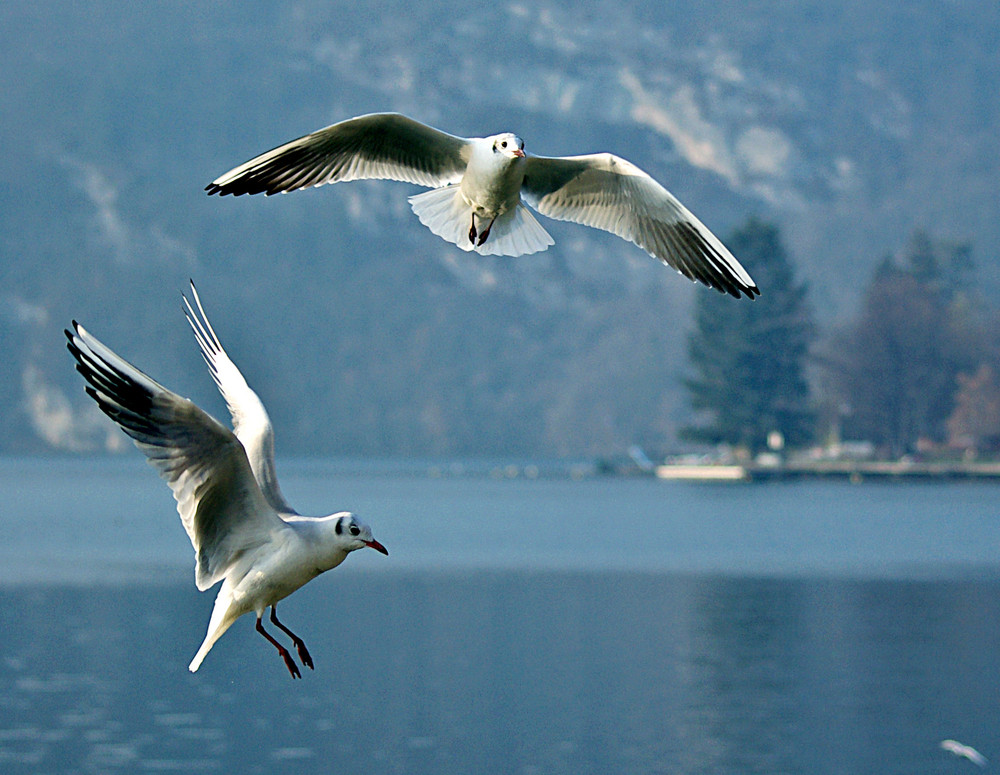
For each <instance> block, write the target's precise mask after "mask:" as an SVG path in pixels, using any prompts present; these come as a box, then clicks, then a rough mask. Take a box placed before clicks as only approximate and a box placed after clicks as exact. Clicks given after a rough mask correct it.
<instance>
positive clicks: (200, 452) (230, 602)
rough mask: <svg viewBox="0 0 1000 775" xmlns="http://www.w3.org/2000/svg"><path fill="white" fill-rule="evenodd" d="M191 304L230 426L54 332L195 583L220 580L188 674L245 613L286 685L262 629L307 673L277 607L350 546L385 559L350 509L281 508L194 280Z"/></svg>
mask: <svg viewBox="0 0 1000 775" xmlns="http://www.w3.org/2000/svg"><path fill="white" fill-rule="evenodd" d="M191 295H192V298H193V299H194V306H192V304H191V302H190V301H189V300H188V299H187V297H186V296H185V297H184V305H185V314H186V316H187V319H188V322H189V323H190V324H191V328H192V329H193V330H194V333H195V337H196V338H197V340H198V345H199V346H200V347H201V352H202V355H203V356H204V358H205V361H206V363H207V364H208V367H209V369H210V371H211V372H212V376H213V377H214V378H215V382H216V384H217V385H218V387H219V391H220V392H221V393H222V395H223V397H224V398H225V399H226V404H227V405H228V406H229V411H230V413H231V415H232V419H233V430H232V431H230V430H229V429H228V428H226V427H225V426H224V425H222V424H221V423H220V422H218V421H217V420H216V419H214V418H213V417H211V416H210V415H208V414H207V413H205V412H204V411H202V410H201V409H199V408H198V407H197V406H195V405H194V403H192V402H191V401H189V400H187V399H186V398H181V397H180V396H179V395H177V394H176V393H174V392H172V391H170V390H168V389H167V388H165V387H163V386H162V385H160V384H159V383H158V382H156V381H154V380H153V379H151V378H150V377H148V376H147V375H145V374H144V373H143V372H141V371H139V370H138V369H137V368H135V367H134V366H133V365H132V364H130V363H128V362H127V361H126V360H125V359H124V358H121V357H120V356H119V355H117V354H116V353H114V352H113V351H112V350H111V349H109V348H108V347H107V346H105V345H104V344H102V343H101V342H100V341H99V340H98V339H97V338H96V337H94V336H93V335H91V334H90V333H89V332H88V331H87V330H86V329H84V327H83V326H81V325H79V324H78V323H77V322H76V321H73V331H66V337H67V338H68V339H69V344H68V347H69V351H70V352H71V353H72V354H73V357H74V358H76V361H77V365H76V368H77V370H78V371H79V372H80V373H81V374H82V375H83V376H84V378H85V379H86V380H87V382H88V383H89V384H88V386H87V393H88V394H89V395H90V397H91V398H93V399H94V400H95V401H96V402H97V405H98V406H99V407H100V408H101V410H102V411H104V413H105V414H107V415H108V417H110V418H111V419H112V420H114V421H115V422H116V423H118V425H119V426H120V427H121V429H122V430H123V431H125V433H127V434H128V435H129V436H131V437H132V439H133V440H134V441H135V445H136V446H137V447H138V448H139V449H140V450H141V451H142V452H144V453H145V455H146V457H147V458H148V459H149V462H150V463H151V464H152V465H153V466H154V467H155V468H156V469H157V470H158V471H159V472H160V476H162V477H163V478H164V479H165V480H166V481H167V484H169V485H170V489H171V490H173V493H174V498H176V500H177V512H178V513H179V514H180V517H181V522H182V523H183V524H184V529H185V530H186V531H187V534H188V537H189V538H190V539H191V544H192V545H193V546H194V550H195V553H196V566H195V583H196V584H197V586H198V589H199V590H202V591H204V590H206V589H208V588H209V587H211V586H212V585H213V584H215V583H217V582H219V581H222V586H221V587H220V589H219V594H218V596H217V597H216V599H215V607H214V608H213V610H212V618H211V620H210V622H209V625H208V632H207V634H206V635H205V641H204V642H203V643H202V644H201V648H199V649H198V653H197V654H195V657H194V659H193V660H192V661H191V664H190V666H189V667H190V670H191V672H194V671H196V670H197V669H198V667H199V666H200V665H201V662H202V660H203V659H204V658H205V655H206V654H208V652H209V650H211V648H212V646H213V645H214V644H215V642H216V641H217V640H218V639H219V638H220V637H221V636H222V634H223V633H224V632H225V631H226V630H228V629H229V627H230V625H231V624H232V623H233V622H234V621H235V620H236V619H238V618H239V617H240V616H242V615H243V614H245V613H249V612H251V611H253V612H255V613H256V614H257V624H256V629H257V632H259V633H260V634H261V635H263V636H264V637H265V638H266V639H267V640H268V641H270V642H271V643H272V644H273V645H274V646H275V648H277V649H278V653H279V654H280V655H281V658H282V659H283V660H284V662H285V665H286V666H287V667H288V671H289V672H290V673H291V674H292V678H301V673H300V672H299V668H298V665H296V663H295V660H294V659H293V658H292V656H291V654H289V652H288V650H287V649H286V648H285V647H284V646H282V645H281V644H280V643H279V642H278V641H277V640H276V639H275V638H274V636H272V635H271V634H270V633H269V632H268V631H267V630H265V629H264V625H263V623H262V621H261V618H262V617H263V615H264V611H265V610H267V608H268V607H270V608H271V617H270V618H271V622H272V623H273V624H274V625H275V626H276V627H277V628H278V629H280V630H281V631H282V632H284V633H285V634H286V635H288V637H289V638H291V640H292V644H293V645H294V646H295V648H296V651H297V652H298V655H299V659H300V660H301V661H302V664H304V665H306V666H308V667H309V668H312V667H313V661H312V657H311V656H310V654H309V651H308V650H307V649H306V645H305V643H303V641H302V639H301V638H299V637H298V636H297V635H295V634H294V633H293V632H292V631H291V630H289V629H288V628H287V627H285V625H283V624H282V623H281V622H279V621H278V616H277V608H276V606H277V603H278V601H279V600H282V599H284V598H285V597H287V596H288V595H290V594H291V593H292V592H294V591H295V590H296V589H298V588H299V587H301V586H302V585H303V584H305V583H306V582H308V581H310V580H312V579H314V578H316V577H317V576H318V575H319V574H321V573H323V572H325V571H328V570H330V569H331V568H335V567H337V566H338V565H340V563H342V562H343V561H344V560H345V559H346V557H347V555H348V554H349V553H350V552H353V551H354V550H355V549H363V548H364V547H366V546H367V547H370V548H372V549H375V550H376V551H379V552H382V554H388V553H389V552H388V551H386V549H385V547H384V546H382V544H380V543H379V542H378V541H376V540H375V539H374V538H373V537H372V532H371V529H370V528H369V527H368V526H367V525H364V524H363V523H361V522H360V521H359V520H358V519H357V518H356V517H355V516H354V515H353V514H351V513H350V512H347V511H341V512H338V513H336V514H331V515H330V516H325V517H303V516H301V515H300V514H298V513H297V512H296V511H295V510H294V509H292V507H291V506H289V505H288V503H287V501H285V498H284V496H283V495H282V493H281V490H280V488H279V487H278V481H277V478H276V476H275V467H274V432H273V430H272V428H271V421H270V419H269V418H268V415H267V412H266V411H265V409H264V405H263V404H262V403H261V401H260V398H258V396H257V394H256V393H254V391H253V390H252V389H251V388H250V386H249V385H248V384H247V382H246V380H245V379H244V378H243V375H242V374H241V373H240V371H239V369H238V368H236V364H234V363H233V362H232V361H231V360H230V359H229V356H228V355H226V351H225V350H223V349H222V345H221V344H220V343H219V339H218V337H217V336H216V334H215V331H214V330H213V329H212V326H211V324H210V323H209V322H208V318H207V317H206V315H205V311H204V309H203V308H202V305H201V300H200V299H199V298H198V292H197V291H196V290H195V287H194V283H192V284H191Z"/></svg>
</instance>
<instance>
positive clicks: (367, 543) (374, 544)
mask: <svg viewBox="0 0 1000 775" xmlns="http://www.w3.org/2000/svg"><path fill="white" fill-rule="evenodd" d="M365 546H370V547H371V548H372V549H374V550H375V551H376V552H382V554H384V555H385V556H386V557H388V556H389V550H388V549H386V548H385V547H384V546H382V544H380V543H379V542H378V541H376V540H375V539H374V538H373V539H372V540H371V541H365Z"/></svg>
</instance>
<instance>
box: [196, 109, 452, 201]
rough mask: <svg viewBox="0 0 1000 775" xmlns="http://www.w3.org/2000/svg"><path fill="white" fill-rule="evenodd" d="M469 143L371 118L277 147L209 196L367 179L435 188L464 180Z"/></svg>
mask: <svg viewBox="0 0 1000 775" xmlns="http://www.w3.org/2000/svg"><path fill="white" fill-rule="evenodd" d="M468 145H469V141H468V140H466V139H465V138H462V137H455V136H454V135H450V134H448V133H446V132H442V131H440V130H438V129H434V128H433V127H429V126H427V125H426V124H421V123H420V122H419V121H414V120H413V119H412V118H407V117H406V116H403V115H400V114H399V113H370V114H368V115H366V116H358V117H357V118H351V119H348V120H347V121H341V122H340V123H338V124H333V125H332V126H328V127H326V128H325V129H320V130H318V131H316V132H313V133H312V134H308V135H305V136H304V137H300V138H298V139H297V140H292V141H291V142H289V143H285V144H284V145H279V146H278V147H277V148H274V149H272V150H270V151H268V152H267V153H262V154H261V155H260V156H257V157H255V158H253V159H251V160H250V161H248V162H246V163H244V164H241V165H240V166H239V167H236V168H234V169H231V170H230V171H229V172H227V173H226V174H224V175H220V176H219V177H218V178H216V179H215V180H213V181H212V182H211V183H209V184H208V185H207V186H206V187H205V190H206V191H207V192H208V193H209V194H219V195H222V196H224V195H226V194H234V195H235V196H239V195H240V194H260V193H265V194H277V193H285V192H288V191H296V190H297V189H300V188H308V187H309V186H321V185H323V184H324V183H337V182H339V181H346V180H363V179H368V178H378V179H388V180H402V181H405V182H407V183H416V184H418V185H421V186H428V187H431V188H438V187H440V186H444V185H446V184H448V183H457V182H459V181H460V180H461V179H462V174H463V173H464V172H465V167H466V165H467V164H468V153H469V152H468Z"/></svg>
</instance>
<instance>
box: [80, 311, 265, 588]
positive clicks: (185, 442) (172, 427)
mask: <svg viewBox="0 0 1000 775" xmlns="http://www.w3.org/2000/svg"><path fill="white" fill-rule="evenodd" d="M66 338H67V339H69V344H68V347H69V351H70V352H71V353H72V354H73V357H74V358H76V362H77V363H76V368H77V371H79V372H80V373H81V374H82V375H83V377H84V379H86V380H87V382H88V383H89V384H88V386H87V393H88V395H90V397H91V398H93V399H94V400H95V401H96V402H97V405H98V406H99V407H100V408H101V410H102V411H103V412H104V413H105V414H106V415H107V416H108V417H110V418H111V419H112V420H114V421H115V422H116V423H118V425H119V426H120V427H121V429H122V430H123V431H125V433H127V434H128V435H129V436H131V437H132V439H133V440H134V441H135V445H136V446H137V447H138V448H139V449H140V450H141V451H142V452H143V453H144V454H145V455H146V457H147V458H148V459H149V462H150V463H151V464H152V465H153V466H154V467H155V468H156V469H157V470H158V471H159V472H160V476H161V477H163V478H164V479H165V480H166V481H167V484H168V485H169V486H170V489H171V490H172V491H173V493H174V498H175V499H176V500H177V513H178V514H180V517H181V522H183V523H184V529H185V530H186V531H187V534H188V537H189V538H190V539H191V544H192V546H194V550H195V553H196V555H197V565H196V569H195V582H196V584H197V585H198V589H202V590H204V589H208V588H209V587H210V586H212V585H213V584H214V583H215V582H217V581H219V580H220V579H222V578H223V577H224V576H225V575H226V573H227V571H228V570H229V567H230V566H231V565H232V564H233V563H234V562H235V561H236V560H238V559H239V557H240V556H241V555H242V554H244V553H245V552H247V551H251V550H253V549H254V548H256V547H257V546H260V545H262V544H264V543H266V542H267V541H268V538H269V535H270V534H271V533H272V532H273V531H274V530H280V529H282V528H283V527H285V523H284V522H282V521H281V520H280V519H279V518H278V516H277V514H275V513H274V509H272V508H271V507H270V506H269V505H268V503H267V501H266V500H265V499H264V496H263V495H262V494H261V491H260V487H258V486H257V482H256V480H255V479H254V476H253V472H252V471H251V470H250V463H249V462H248V461H247V456H246V453H245V452H244V451H243V445H242V444H240V442H239V440H238V439H237V438H236V436H234V435H233V433H232V431H230V430H229V429H228V428H226V427H224V426H223V425H222V424H221V423H219V422H218V421H216V420H215V419H213V418H212V417H210V416H209V415H208V414H206V413H205V412H203V411H202V410H201V409H199V408H198V407H197V406H195V405H194V404H193V403H192V402H191V401H189V400H187V399H186V398H181V397H180V396H179V395H177V394H176V393H174V392H172V391H170V390H168V389H167V388H165V387H163V385H160V384H159V383H158V382H156V381H155V380H153V379H151V378H150V377H148V376H147V375H145V374H143V373H142V372H141V371H139V370H138V369H137V368H135V366H133V365H132V364H130V363H129V362H128V361H126V360H125V359H124V358H121V357H120V356H119V355H117V354H116V353H114V352H113V351H112V350H111V349H109V348H108V347H107V346H105V345H104V344H102V343H101V342H100V341H99V340H98V339H96V338H95V337H94V336H92V335H91V334H90V333H88V332H87V331H86V330H85V329H84V327H83V326H81V325H79V324H78V323H77V322H76V321H73V331H66Z"/></svg>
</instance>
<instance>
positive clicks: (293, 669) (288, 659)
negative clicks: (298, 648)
mask: <svg viewBox="0 0 1000 775" xmlns="http://www.w3.org/2000/svg"><path fill="white" fill-rule="evenodd" d="M282 629H284V628H282ZM257 632H259V633H260V634H261V635H263V636H264V637H265V638H267V639H268V640H269V641H271V645H273V646H274V647H275V648H276V649H278V653H279V654H281V658H282V659H283V660H285V667H287V668H288V672H289V673H291V674H292V678H301V677H302V673H300V672H299V666H298V665H296V664H295V660H294V659H292V655H291V654H289V653H288V649H286V648H285V647H284V646H282V645H281V644H280V643H278V641H276V640H275V639H274V638H272V637H271V634H270V633H269V632H268V631H267V630H265V629H264V625H263V624H261V622H260V617H259V616H258V617H257Z"/></svg>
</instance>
